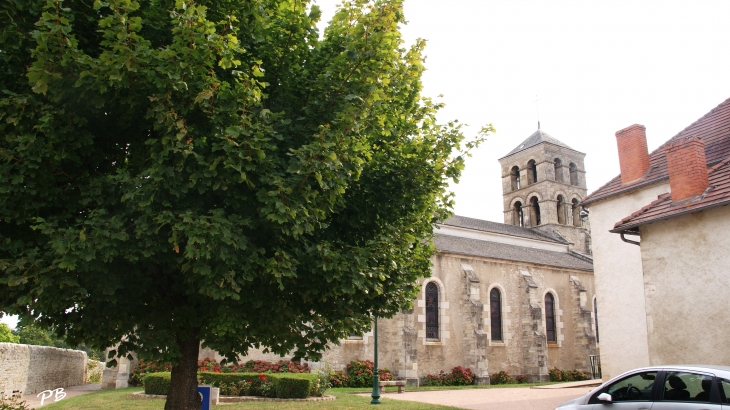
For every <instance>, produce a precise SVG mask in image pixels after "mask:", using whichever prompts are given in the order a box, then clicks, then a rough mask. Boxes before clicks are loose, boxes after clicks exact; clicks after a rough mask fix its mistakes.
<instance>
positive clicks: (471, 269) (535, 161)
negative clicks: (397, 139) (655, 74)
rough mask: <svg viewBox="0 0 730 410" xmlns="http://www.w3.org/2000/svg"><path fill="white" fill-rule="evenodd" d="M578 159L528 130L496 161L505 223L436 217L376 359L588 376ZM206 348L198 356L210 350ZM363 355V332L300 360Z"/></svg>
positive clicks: (366, 338) (485, 372)
mask: <svg viewBox="0 0 730 410" xmlns="http://www.w3.org/2000/svg"><path fill="white" fill-rule="evenodd" d="M584 157H585V154H583V153H581V152H578V151H576V150H574V149H572V148H570V147H568V146H567V145H565V144H563V143H562V142H560V141H558V140H557V139H555V138H553V137H551V136H549V135H548V134H546V133H544V132H542V131H541V130H539V129H538V130H537V131H536V132H535V133H534V134H532V135H531V136H530V137H529V138H527V139H526V140H525V141H524V142H522V143H521V144H520V145H518V146H517V147H516V148H515V149H514V150H512V151H511V152H509V153H508V154H507V155H506V156H505V157H503V158H501V159H500V160H499V161H500V164H501V165H502V181H503V184H502V187H503V199H504V222H505V223H498V222H491V221H484V220H479V219H473V218H467V217H462V216H454V217H452V218H450V219H448V220H447V221H444V222H443V223H441V224H439V225H438V226H437V229H436V238H435V245H436V249H437V253H436V254H435V255H434V256H433V258H432V262H433V267H432V272H431V277H429V278H424V279H422V283H421V292H420V295H419V297H418V300H416V301H415V302H414V307H413V309H411V310H409V311H406V312H400V313H399V314H397V315H396V316H395V317H394V318H392V319H381V320H379V323H378V335H379V336H378V337H379V340H378V344H379V365H380V367H387V368H389V369H390V370H391V371H392V372H393V374H394V376H395V377H396V378H399V379H407V380H409V382H411V383H417V379H422V378H423V377H425V376H426V375H427V374H429V373H432V374H435V373H438V372H439V371H440V370H444V371H449V370H451V369H452V368H453V367H455V366H464V367H469V368H471V369H472V371H473V372H474V373H475V374H477V376H478V378H479V379H478V382H481V383H488V381H489V375H490V374H491V373H494V372H498V371H500V370H505V371H507V372H509V373H510V375H513V376H516V375H526V376H527V377H528V378H529V379H530V380H534V381H537V380H547V379H548V370H549V369H550V368H552V367H557V368H559V369H561V370H573V369H577V370H581V371H583V372H586V373H588V374H591V356H594V357H596V355H598V352H597V350H598V347H597V342H598V337H597V329H596V322H595V313H596V306H595V293H594V287H593V263H592V257H591V250H590V233H589V227H588V225H587V221H586V220H585V218H582V216H581V208H580V207H579V205H578V204H579V203H580V201H582V200H583V198H584V197H585V196H586V183H585V177H584V173H585V171H584V167H583V159H584ZM583 216H585V215H583ZM206 350H207V349H205V350H203V351H201V357H203V356H210V357H213V356H215V355H214V352H212V351H206ZM372 358H373V334H372V332H369V333H366V334H364V335H357V336H352V337H350V338H349V339H347V340H343V341H341V343H340V345H339V346H332V348H331V350H329V351H327V352H325V354H324V356H323V358H322V361H321V362H320V363H311V365H312V367H318V366H328V367H329V368H331V369H342V368H344V367H345V366H346V365H347V363H349V362H350V361H351V360H355V359H370V360H372ZM246 359H264V360H278V359H279V357H276V356H274V355H271V354H262V353H259V352H255V351H252V352H250V354H249V356H248V357H246Z"/></svg>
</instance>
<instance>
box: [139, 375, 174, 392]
mask: <svg viewBox="0 0 730 410" xmlns="http://www.w3.org/2000/svg"><path fill="white" fill-rule="evenodd" d="M168 391H170V373H167V372H160V373H149V374H147V377H145V378H144V394H161V395H165V396H166V395H167V392H168Z"/></svg>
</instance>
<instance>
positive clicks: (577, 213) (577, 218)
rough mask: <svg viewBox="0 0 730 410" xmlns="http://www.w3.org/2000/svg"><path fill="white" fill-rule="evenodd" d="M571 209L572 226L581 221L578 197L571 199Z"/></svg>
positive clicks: (579, 224)
mask: <svg viewBox="0 0 730 410" xmlns="http://www.w3.org/2000/svg"><path fill="white" fill-rule="evenodd" d="M572 204H573V206H572V208H573V209H572V211H573V226H581V225H582V223H581V221H580V205H579V204H578V199H577V198H573V201H572Z"/></svg>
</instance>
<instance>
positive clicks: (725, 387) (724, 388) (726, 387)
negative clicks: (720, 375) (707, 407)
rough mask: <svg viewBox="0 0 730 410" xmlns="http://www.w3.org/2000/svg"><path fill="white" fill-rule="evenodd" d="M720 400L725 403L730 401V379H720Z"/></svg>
mask: <svg viewBox="0 0 730 410" xmlns="http://www.w3.org/2000/svg"><path fill="white" fill-rule="evenodd" d="M719 387H720V400H721V401H722V403H723V404H725V403H730V380H725V379H720V386H719Z"/></svg>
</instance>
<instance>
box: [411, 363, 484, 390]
mask: <svg viewBox="0 0 730 410" xmlns="http://www.w3.org/2000/svg"><path fill="white" fill-rule="evenodd" d="M475 377H476V375H475V374H474V373H473V372H472V371H471V369H469V368H463V367H461V366H456V367H454V368H453V369H451V372H450V373H445V372H444V371H443V370H441V371H440V372H439V373H438V374H427V375H426V379H425V380H424V383H423V384H424V385H425V386H467V385H470V384H472V383H474V379H475Z"/></svg>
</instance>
